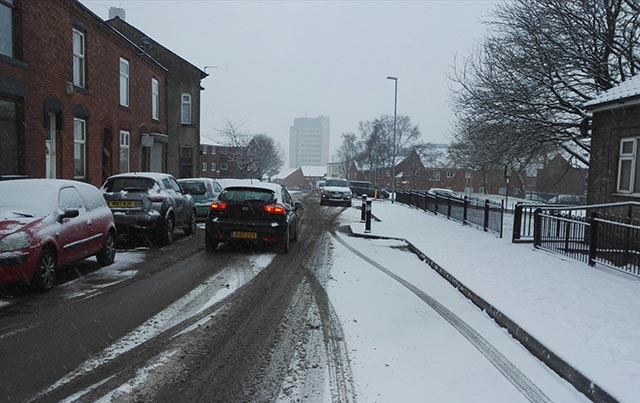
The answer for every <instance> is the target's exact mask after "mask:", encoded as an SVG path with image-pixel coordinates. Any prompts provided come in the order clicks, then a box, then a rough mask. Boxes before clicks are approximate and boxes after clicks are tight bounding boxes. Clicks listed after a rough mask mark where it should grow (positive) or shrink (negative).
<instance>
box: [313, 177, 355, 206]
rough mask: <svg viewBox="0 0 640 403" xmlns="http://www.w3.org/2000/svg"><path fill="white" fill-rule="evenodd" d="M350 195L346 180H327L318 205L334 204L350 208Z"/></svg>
mask: <svg viewBox="0 0 640 403" xmlns="http://www.w3.org/2000/svg"><path fill="white" fill-rule="evenodd" d="M351 194H352V193H351V189H349V182H348V181H347V180H346V179H341V178H327V179H325V181H324V186H323V187H322V191H321V192H320V205H321V206H324V205H326V204H332V203H336V204H342V205H344V206H347V207H350V206H351Z"/></svg>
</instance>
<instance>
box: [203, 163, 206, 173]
mask: <svg viewBox="0 0 640 403" xmlns="http://www.w3.org/2000/svg"><path fill="white" fill-rule="evenodd" d="M202 172H207V163H206V162H203V163H202Z"/></svg>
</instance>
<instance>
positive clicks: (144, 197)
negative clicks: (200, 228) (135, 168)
mask: <svg viewBox="0 0 640 403" xmlns="http://www.w3.org/2000/svg"><path fill="white" fill-rule="evenodd" d="M101 190H102V193H103V195H104V198H105V200H106V201H107V205H108V206H109V208H111V211H112V212H113V217H114V219H115V223H116V228H117V230H118V234H121V235H122V234H128V235H133V234H140V233H142V234H148V233H151V235H153V236H154V237H155V238H156V239H157V241H158V242H159V243H160V244H162V245H168V244H170V243H172V242H173V237H174V230H175V229H176V228H182V229H183V230H184V233H185V234H186V235H191V234H193V233H194V232H195V231H196V207H195V205H194V202H193V199H192V198H191V195H189V194H187V193H186V192H184V191H183V190H182V188H181V187H180V185H179V184H178V182H177V181H176V179H175V178H174V177H173V176H172V175H169V174H165V173H155V172H138V173H135V172H131V173H126V174H119V175H114V176H111V177H109V178H108V179H107V180H106V182H105V183H104V185H102V188H101Z"/></svg>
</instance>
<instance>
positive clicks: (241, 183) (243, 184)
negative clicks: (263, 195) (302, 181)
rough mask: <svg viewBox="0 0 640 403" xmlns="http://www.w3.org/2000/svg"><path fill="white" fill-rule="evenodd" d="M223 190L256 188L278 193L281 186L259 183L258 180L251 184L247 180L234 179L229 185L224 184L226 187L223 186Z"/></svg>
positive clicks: (271, 183)
mask: <svg viewBox="0 0 640 403" xmlns="http://www.w3.org/2000/svg"><path fill="white" fill-rule="evenodd" d="M224 188H225V189H228V188H256V189H265V190H270V191H272V192H279V191H280V189H282V186H281V185H278V184H277V183H273V182H260V181H258V180H255V181H253V182H249V181H247V180H243V179H236V180H234V181H232V182H230V183H229V184H226V186H224Z"/></svg>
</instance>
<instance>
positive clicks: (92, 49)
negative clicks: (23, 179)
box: [0, 0, 166, 186]
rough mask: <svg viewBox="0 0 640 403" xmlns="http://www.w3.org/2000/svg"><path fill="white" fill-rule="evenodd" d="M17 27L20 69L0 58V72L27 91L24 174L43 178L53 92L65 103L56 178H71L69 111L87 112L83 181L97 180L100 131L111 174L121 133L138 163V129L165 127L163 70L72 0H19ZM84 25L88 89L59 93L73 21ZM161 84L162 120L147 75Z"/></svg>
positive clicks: (67, 68)
mask: <svg viewBox="0 0 640 403" xmlns="http://www.w3.org/2000/svg"><path fill="white" fill-rule="evenodd" d="M17 6H18V7H20V8H21V9H20V15H21V22H20V24H19V25H20V27H21V29H22V33H21V37H22V54H23V58H22V61H23V62H25V63H26V65H27V66H26V68H24V69H22V68H20V67H14V66H13V65H12V64H9V63H6V62H4V61H0V75H2V76H5V77H11V78H15V79H17V80H19V81H21V82H22V84H23V86H24V87H25V89H26V97H25V99H24V139H25V147H24V148H25V161H24V163H25V171H26V172H25V173H26V174H27V175H29V176H33V177H44V176H45V138H46V129H45V127H44V100H45V99H47V98H48V97H56V98H57V99H59V100H60V101H61V102H62V104H63V105H64V112H63V116H64V127H63V128H62V129H60V130H59V131H58V134H57V136H58V148H57V154H58V155H57V157H58V166H57V174H58V175H57V176H58V177H60V178H68V179H73V177H74V159H73V149H74V143H73V121H74V115H73V109H74V106H76V105H82V106H84V107H85V108H86V109H87V110H88V111H89V113H90V117H89V119H87V135H86V162H87V168H86V174H87V177H86V181H87V182H90V183H92V184H94V185H96V186H99V185H101V182H102V146H103V130H104V129H105V128H111V129H112V132H113V136H112V142H113V144H112V147H111V149H112V154H111V155H112V172H111V173H118V171H119V131H120V130H121V129H123V130H129V131H130V132H131V148H130V150H131V154H130V161H131V163H130V166H131V170H138V169H139V168H140V146H141V136H140V134H141V133H142V132H143V131H145V132H147V131H151V132H156V133H166V125H165V123H164V122H165V107H164V103H165V99H166V97H165V91H166V89H165V88H164V84H165V75H166V73H165V71H164V70H163V69H162V68H161V67H159V66H158V65H157V64H155V63H154V62H152V61H149V59H147V58H146V57H144V56H141V55H139V54H138V52H137V50H135V49H134V48H133V47H132V46H131V45H129V44H128V43H127V42H125V41H124V40H123V39H122V38H119V37H118V36H116V35H115V34H114V33H113V32H112V31H111V30H109V29H108V28H107V27H106V25H105V24H104V23H103V22H101V21H100V20H98V19H97V18H96V17H93V16H91V15H90V14H88V13H87V12H86V11H85V10H84V9H83V7H82V6H80V5H78V4H77V3H76V2H75V1H72V0H29V1H20V2H17ZM73 23H79V24H81V25H83V26H84V27H85V28H86V37H85V38H86V45H85V46H86V47H85V48H86V87H87V88H86V90H85V89H80V90H75V91H74V92H73V93H72V94H67V93H66V91H65V87H66V83H67V82H70V81H73V59H72V24H73ZM120 57H123V58H125V59H127V60H129V68H130V73H129V75H130V85H129V87H130V88H129V92H130V94H129V96H130V101H129V104H130V106H129V108H124V107H121V106H120V105H119V85H120V84H119V77H120V76H119V58H120ZM152 77H155V78H157V79H158V81H159V83H160V97H159V98H160V105H159V108H160V119H159V120H158V121H154V120H152V119H151V78H152Z"/></svg>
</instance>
